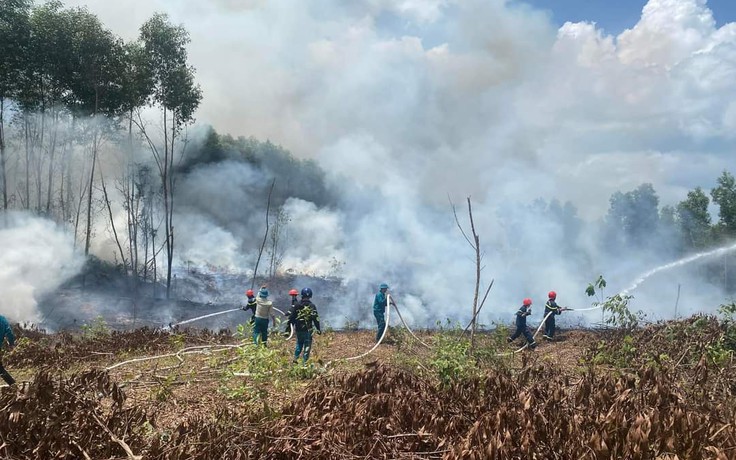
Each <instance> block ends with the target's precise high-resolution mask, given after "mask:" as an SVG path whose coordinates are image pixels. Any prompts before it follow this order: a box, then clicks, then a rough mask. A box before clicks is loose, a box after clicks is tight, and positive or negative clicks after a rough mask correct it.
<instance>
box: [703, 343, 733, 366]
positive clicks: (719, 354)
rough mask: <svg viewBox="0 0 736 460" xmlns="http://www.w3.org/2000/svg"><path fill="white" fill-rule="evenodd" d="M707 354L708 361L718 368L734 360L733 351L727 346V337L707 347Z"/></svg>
mask: <svg viewBox="0 0 736 460" xmlns="http://www.w3.org/2000/svg"><path fill="white" fill-rule="evenodd" d="M705 352H706V356H707V357H708V360H709V361H710V362H711V363H713V364H715V365H716V366H722V365H724V364H725V363H727V362H729V361H730V360H731V359H732V358H733V349H732V348H729V346H728V345H727V344H726V338H725V336H721V337H720V338H719V339H718V340H717V341H715V342H712V343H709V344H708V345H706V347H705Z"/></svg>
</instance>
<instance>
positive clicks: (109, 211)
mask: <svg viewBox="0 0 736 460" xmlns="http://www.w3.org/2000/svg"><path fill="white" fill-rule="evenodd" d="M100 184H101V185H102V194H103V196H104V197H105V205H106V206H107V214H108V216H109V217H110V227H112V234H113V236H114V237H115V244H117V246H118V251H120V259H121V260H122V262H123V268H124V269H125V270H127V266H128V262H127V261H126V260H125V251H123V246H122V245H121V244H120V238H118V232H117V230H116V229H115V218H114V217H113V215H112V206H110V199H109V198H108V196H107V187H106V186H105V176H104V175H103V174H100Z"/></svg>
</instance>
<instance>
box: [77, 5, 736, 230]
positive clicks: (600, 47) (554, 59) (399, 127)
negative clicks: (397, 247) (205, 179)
mask: <svg viewBox="0 0 736 460" xmlns="http://www.w3.org/2000/svg"><path fill="white" fill-rule="evenodd" d="M530 3H532V5H528V4H523V3H520V2H516V1H511V2H509V1H503V0H490V1H476V0H473V1H464V2H457V1H454V0H402V1H388V0H362V1H359V2H350V3H344V2H339V1H333V0H319V1H313V2H293V1H275V2H266V1H262V0H248V1H235V0H217V1H212V2H200V1H195V0H181V1H179V0H177V1H174V0H150V1H149V0H131V1H128V2H108V1H106V0H68V1H67V4H69V5H87V6H88V8H89V9H90V10H91V11H92V12H94V13H96V14H98V15H99V17H100V18H101V20H102V21H103V22H104V23H105V24H107V25H108V26H109V27H111V28H112V30H113V31H114V32H116V33H118V34H120V35H121V36H123V37H124V38H126V39H132V38H134V37H135V36H136V35H137V30H138V28H139V27H140V24H142V23H143V22H144V21H145V20H146V19H147V18H148V17H150V15H151V14H153V12H155V11H163V12H166V13H168V14H169V15H170V16H171V18H172V20H173V21H174V22H177V23H182V24H184V26H185V27H186V28H187V29H188V30H189V32H190V34H191V38H192V42H191V44H190V47H189V51H190V61H191V63H192V64H193V66H194V67H195V68H196V69H197V81H198V82H199V83H200V84H201V86H202V89H203V93H204V100H203V101H202V104H201V106H200V109H199V110H198V112H197V120H198V121H199V122H200V123H206V124H211V125H212V126H214V127H215V128H216V129H217V130H218V131H220V132H227V133H231V134H233V135H246V136H250V135H253V136H255V137H256V138H259V139H270V140H271V141H273V142H275V143H278V144H281V145H283V146H284V147H286V148H287V149H289V150H291V151H292V152H293V153H294V154H295V155H297V156H299V157H308V158H314V159H317V160H318V161H319V162H320V164H322V165H323V166H326V167H328V168H332V169H333V172H334V173H335V174H345V175H346V177H347V178H349V179H351V180H356V181H358V182H361V183H362V182H365V181H366V180H364V179H363V178H362V177H361V176H360V175H359V174H356V172H357V171H358V170H357V169H356V168H366V167H367V168H368V171H370V172H371V173H372V174H377V173H378V172H379V170H380V169H377V168H375V167H373V164H372V163H371V160H367V159H369V158H373V160H372V161H383V160H385V161H387V164H388V165H390V167H391V168H392V169H394V170H397V171H407V172H408V171H411V177H409V178H405V180H408V181H410V182H411V183H413V184H414V185H415V187H416V188H418V189H419V190H423V191H424V192H425V195H426V199H428V200H430V201H433V202H435V203H438V204H439V203H444V202H445V201H446V195H447V194H448V193H449V194H451V195H460V196H464V195H473V196H476V197H485V196H487V195H488V193H489V189H488V183H491V182H492V183H494V184H496V186H495V190H494V191H493V192H492V193H495V194H501V195H503V194H509V193H511V194H515V195H518V196H520V197H524V198H526V199H529V200H533V199H535V198H537V197H540V196H542V197H549V196H554V197H557V198H559V199H560V200H562V201H566V200H571V201H573V202H575V204H576V205H577V206H578V208H579V209H580V212H581V215H582V216H583V217H585V218H587V219H595V218H598V217H600V216H601V215H602V214H604V213H605V210H606V208H607V201H608V198H609V197H610V195H611V194H612V193H613V192H615V191H618V190H622V191H627V190H632V189H633V188H635V187H637V186H638V185H640V184H641V183H643V182H651V183H653V184H654V186H655V189H656V190H657V192H658V193H659V194H660V197H661V199H662V202H663V204H675V203H677V202H678V201H679V200H681V199H683V198H684V196H685V194H686V193H687V190H689V189H692V188H693V187H695V186H698V185H700V186H703V187H705V188H710V187H712V186H713V185H714V184H715V179H716V177H717V176H718V175H720V172H721V171H722V170H723V169H724V168H728V167H731V168H733V166H734V163H735V161H734V158H733V155H731V154H730V153H731V152H732V151H733V147H734V136H733V135H732V134H731V133H732V132H733V128H736V103H731V102H729V101H730V100H731V99H732V98H733V96H734V93H735V92H736V79H734V78H733V73H734V71H735V70H736V64H734V52H733V50H734V47H736V38H735V36H736V26H735V25H734V24H733V23H730V22H727V21H730V20H731V19H733V14H734V11H733V10H734V7H733V6H730V5H728V2H726V1H718V0H712V1H711V2H708V3H706V2H705V0H651V1H649V2H648V3H647V4H643V2H633V1H628V0H626V1H621V2H603V1H582V0H581V1H577V2H574V1H564V2H554V6H553V7H552V10H551V12H550V10H549V4H545V3H544V2H543V0H534V1H533V2H530ZM711 3H712V4H713V6H714V8H717V9H716V11H715V14H714V12H713V11H711V10H710V9H709V7H708V6H709V5H710V4H711ZM612 5H616V9H614V7H613V6H612ZM721 16H722V17H721ZM569 21H579V22H569ZM593 23H597V24H600V27H599V26H595V25H594V24H593ZM601 27H603V28H601ZM609 28H610V31H609ZM356 152H358V153H359V155H356ZM384 157H385V158H384ZM348 158H349V159H348ZM694 158H697V161H693V159H694ZM448 165H452V167H451V168H448ZM479 172H482V173H479ZM400 175H401V174H400ZM367 181H368V182H370V181H371V179H367ZM438 181H441V182H442V184H443V185H444V187H436V186H435V184H437V183H438ZM530 183H533V184H534V186H533V187H530V186H529V184H530ZM480 199H485V198H480Z"/></svg>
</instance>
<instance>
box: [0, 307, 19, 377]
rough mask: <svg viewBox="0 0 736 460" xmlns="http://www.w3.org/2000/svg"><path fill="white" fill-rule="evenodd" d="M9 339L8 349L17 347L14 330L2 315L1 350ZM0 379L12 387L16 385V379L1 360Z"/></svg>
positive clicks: (0, 320) (0, 319)
mask: <svg viewBox="0 0 736 460" xmlns="http://www.w3.org/2000/svg"><path fill="white" fill-rule="evenodd" d="M6 338H7V339H8V349H12V348H13V347H14V346H15V335H13V328H12V327H10V323H8V320H7V319H5V317H4V316H2V315H0V348H2V347H3V346H4V345H5V339H6ZM0 377H2V378H3V380H5V382H6V383H7V384H8V385H10V386H12V385H15V379H14V378H13V377H12V376H11V375H10V374H9V373H8V371H6V370H5V367H3V363H2V361H1V360H0Z"/></svg>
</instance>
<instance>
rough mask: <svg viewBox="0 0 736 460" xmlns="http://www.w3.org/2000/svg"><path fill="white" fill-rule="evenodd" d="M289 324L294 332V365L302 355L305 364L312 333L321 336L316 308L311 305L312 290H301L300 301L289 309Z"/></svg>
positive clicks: (309, 349) (310, 348)
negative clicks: (315, 332)
mask: <svg viewBox="0 0 736 460" xmlns="http://www.w3.org/2000/svg"><path fill="white" fill-rule="evenodd" d="M289 324H290V325H293V326H294V329H295V330H296V348H295V349H294V364H296V363H297V362H298V361H299V355H300V354H301V355H302V361H303V362H304V364H306V363H307V360H308V359H309V353H310V352H311V351H312V333H313V331H317V334H322V329H321V328H320V325H319V314H318V313H317V306H316V305H314V303H312V290H311V289H310V288H308V287H307V288H304V289H302V300H301V301H300V302H298V303H297V304H296V305H294V308H292V309H291V314H290V315H289Z"/></svg>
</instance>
